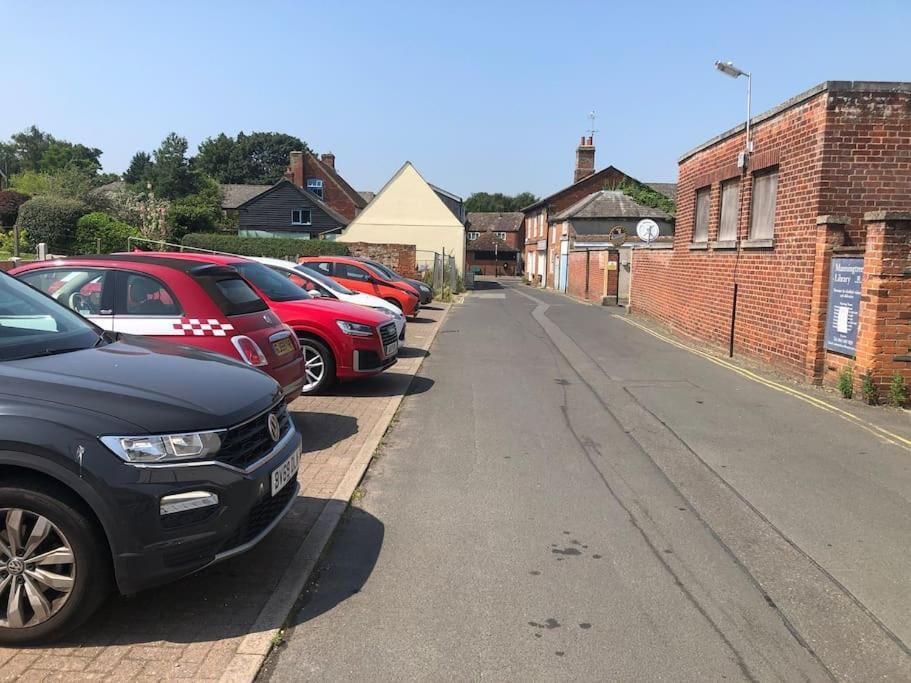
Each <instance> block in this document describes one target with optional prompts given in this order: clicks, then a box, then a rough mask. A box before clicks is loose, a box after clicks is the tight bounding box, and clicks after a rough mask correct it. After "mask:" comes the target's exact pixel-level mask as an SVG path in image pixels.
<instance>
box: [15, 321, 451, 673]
mask: <svg viewBox="0 0 911 683" xmlns="http://www.w3.org/2000/svg"><path fill="white" fill-rule="evenodd" d="M447 310H448V305H446V304H434V305H433V306H432V307H431V308H425V309H423V310H422V311H421V313H420V316H419V318H418V320H417V321H413V322H409V323H408V334H407V339H406V342H405V347H404V348H403V349H402V350H401V353H400V360H399V362H398V363H397V364H396V365H394V366H393V367H392V368H390V370H388V371H387V372H385V373H383V374H381V375H379V376H378V377H374V378H371V379H367V380H365V381H361V382H357V383H350V384H343V385H341V386H337V387H336V388H335V389H333V391H332V392H331V395H327V396H318V397H311V398H300V399H298V400H297V401H295V403H294V404H293V406H292V411H293V414H294V418H295V422H296V423H297V426H298V428H299V429H300V431H301V433H302V435H303V441H304V455H303V457H302V459H301V467H300V471H299V473H298V481H299V482H300V485H301V492H300V497H299V498H298V500H297V504H296V505H295V507H294V508H293V509H292V510H291V512H290V513H289V515H288V516H287V517H286V518H285V519H284V520H283V521H282V523H281V524H280V525H279V526H278V528H277V529H276V530H275V531H274V532H273V533H272V534H271V535H270V536H269V537H268V538H266V539H265V540H264V541H263V542H262V543H261V544H260V545H259V546H258V547H256V548H255V549H253V550H252V551H250V552H249V553H246V554H245V555H242V556H240V557H238V558H235V559H233V560H231V561H228V562H225V563H222V564H220V565H217V566H215V567H212V568H210V569H208V570H205V571H203V572H200V573H199V574H196V575H194V576H191V577H189V578H186V579H184V580H182V581H179V582H177V583H174V584H170V585H167V586H163V587H161V588H158V589H155V590H151V591H147V592H144V593H141V594H139V595H136V596H134V597H131V598H124V597H120V596H116V597H114V598H112V599H111V600H110V601H109V602H108V603H107V604H106V605H105V606H104V607H103V608H102V610H101V611H100V612H99V614H97V615H95V616H94V617H93V618H92V619H91V620H90V621H89V622H88V623H86V624H85V625H84V626H82V627H81V628H80V629H79V630H78V631H77V633H76V635H75V638H71V639H68V640H66V641H63V642H60V643H57V644H54V645H52V646H47V647H37V648H0V681H13V680H18V681H56V680H66V681H68V682H73V681H83V680H112V681H127V680H130V681H133V680H136V681H153V680H154V681H159V680H173V679H193V680H197V681H201V680H226V681H244V680H252V678H253V677H254V676H255V675H256V672H257V671H258V669H259V666H260V664H261V663H262V660H263V658H264V657H265V654H267V652H268V649H269V647H270V646H271V643H272V638H273V634H274V632H275V629H276V628H277V627H279V626H281V624H282V623H283V621H284V619H285V617H286V616H287V614H288V612H289V611H290V610H291V608H292V606H293V604H294V601H295V600H296V598H297V596H298V593H299V587H302V586H303V583H305V581H306V578H307V574H309V571H310V570H311V569H312V565H313V564H314V563H315V561H316V559H318V556H319V554H320V552H321V551H322V547H323V545H324V544H325V542H326V541H328V539H329V537H330V536H331V533H332V530H333V529H334V526H335V525H334V519H335V518H336V517H337V516H338V515H340V514H341V512H342V511H343V510H344V508H345V506H346V504H347V500H348V498H349V497H350V495H351V491H352V490H353V489H354V487H355V486H356V485H357V483H358V482H359V480H360V478H361V476H362V474H363V471H364V469H366V466H367V464H369V460H370V456H371V455H372V453H373V450H374V449H375V447H376V445H377V443H378V442H379V440H380V438H382V435H383V433H384V432H385V431H386V427H387V426H388V424H389V421H390V420H391V419H392V416H393V415H394V414H395V410H396V409H397V407H398V404H399V402H400V401H401V398H402V396H403V395H404V394H405V392H406V391H409V385H411V387H410V392H411V393H420V392H423V391H427V390H428V389H429V388H430V386H431V385H432V383H430V382H427V381H426V380H421V379H420V378H417V379H416V380H415V382H414V384H413V385H412V378H413V377H414V375H415V373H416V372H417V370H418V368H419V367H420V365H421V362H422V361H423V359H424V357H425V356H426V355H427V352H426V349H428V348H429V346H430V344H431V343H432V341H433V338H434V336H435V335H436V332H437V330H438V329H439V326H440V322H441V321H442V319H443V318H444V316H445V315H446V312H447ZM311 532H313V533H311Z"/></svg>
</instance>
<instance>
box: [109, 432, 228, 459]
mask: <svg viewBox="0 0 911 683" xmlns="http://www.w3.org/2000/svg"><path fill="white" fill-rule="evenodd" d="M220 434H222V432H189V433H187V434H161V435H157V436H102V437H101V443H103V444H104V445H105V446H107V447H108V448H109V449H111V450H112V451H113V452H114V454H115V455H116V456H117V457H119V458H120V459H121V460H124V461H125V462H129V463H149V462H180V461H183V460H192V459H196V458H207V457H209V456H212V455H214V454H215V453H217V452H218V449H219V448H221V436H220Z"/></svg>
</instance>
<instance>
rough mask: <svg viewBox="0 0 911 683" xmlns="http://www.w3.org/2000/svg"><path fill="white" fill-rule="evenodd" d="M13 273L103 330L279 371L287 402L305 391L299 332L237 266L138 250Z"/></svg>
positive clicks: (39, 263) (273, 372) (31, 266)
mask: <svg viewBox="0 0 911 683" xmlns="http://www.w3.org/2000/svg"><path fill="white" fill-rule="evenodd" d="M10 273H11V274H12V275H15V276H16V277H17V278H19V279H20V280H22V281H24V282H26V283H28V284H30V285H32V286H33V287H35V288H36V289H38V290H40V291H42V292H44V293H45V294H48V295H49V296H51V297H52V298H53V299H55V300H57V301H59V302H60V303H62V304H64V305H66V306H69V307H70V308H71V309H73V310H74V311H76V312H77V313H80V314H81V315H83V316H84V317H86V318H88V319H89V320H91V321H92V322H93V323H95V324H96V325H98V326H99V327H101V328H102V329H104V330H107V331H109V332H121V333H125V334H138V335H143V336H147V337H156V338H158V339H160V340H162V341H168V342H173V343H179V344H188V345H190V346H197V347H200V348H203V349H207V350H209V351H215V352H217V353H221V354H223V355H225V356H230V357H232V358H240V359H241V360H242V361H244V362H245V363H247V364H248V365H252V366H254V367H257V368H259V369H260V370H264V371H265V372H267V373H268V374H269V375H271V376H272V377H273V378H275V380H276V381H277V382H278V383H279V384H281V386H282V391H283V393H284V396H285V401H286V402H288V403H290V402H291V401H293V400H294V399H295V398H297V397H298V396H299V395H300V393H301V388H302V387H303V385H304V368H303V362H302V360H301V349H300V345H299V344H298V341H297V338H296V337H295V335H294V334H293V333H292V331H291V330H290V329H289V328H288V327H287V326H286V325H283V324H282V321H281V320H280V319H279V317H278V316H277V315H276V314H275V313H273V312H272V311H270V310H269V306H268V305H267V304H266V302H265V301H263V300H262V299H261V298H260V297H259V296H258V295H257V294H256V292H255V291H253V289H252V288H251V287H250V285H248V284H247V282H245V281H244V279H243V278H242V277H241V276H240V275H239V274H238V272H237V271H236V270H234V269H233V268H227V267H225V266H223V265H215V264H211V263H205V262H201V261H190V260H184V259H169V258H150V257H148V256H146V255H144V254H139V253H136V254H113V255H109V256H78V257H73V258H66V259H57V260H55V261H37V262H35V263H30V264H28V265H26V266H22V267H20V268H16V269H14V270H12V271H10Z"/></svg>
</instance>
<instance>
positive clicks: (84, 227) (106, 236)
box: [74, 211, 140, 254]
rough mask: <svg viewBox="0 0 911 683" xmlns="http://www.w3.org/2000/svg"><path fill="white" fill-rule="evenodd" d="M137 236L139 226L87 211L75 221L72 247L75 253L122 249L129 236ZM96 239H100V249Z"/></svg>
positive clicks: (97, 212) (103, 252)
mask: <svg viewBox="0 0 911 683" xmlns="http://www.w3.org/2000/svg"><path fill="white" fill-rule="evenodd" d="M139 236H140V233H139V228H135V227H133V226H132V225H129V224H128V223H124V222H123V221H118V220H117V219H116V218H111V217H110V216H108V215H107V214H106V213H101V212H99V211H96V212H93V213H87V214H86V215H85V216H83V217H82V218H80V219H79V220H78V221H77V222H76V234H75V243H74V248H75V251H76V253H77V254H95V253H101V254H106V253H109V252H112V251H123V250H124V249H126V248H127V241H128V239H129V238H130V237H139ZM98 240H101V249H100V250H99V249H98V246H99V245H98Z"/></svg>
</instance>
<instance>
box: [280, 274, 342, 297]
mask: <svg viewBox="0 0 911 683" xmlns="http://www.w3.org/2000/svg"><path fill="white" fill-rule="evenodd" d="M272 270H273V271H275V272H276V273H278V274H279V275H281V276H282V277H286V278H288V279H289V280H291V282H293V283H294V284H296V285H297V286H298V287H300V288H301V289H303V290H304V291H306V292H307V294H309V295H310V296H315V297H320V298H322V299H338V296H336V294H335V292H331V291H329V290H328V289H326V288H325V287H323V286H322V285H321V284H320V283H318V282H314V281H313V280H310V279H309V278H307V277H304V276H303V275H301V274H300V273H295V272H294V271H291V270H285V269H284V268H272Z"/></svg>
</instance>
